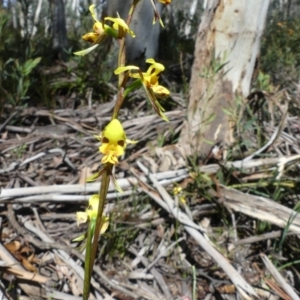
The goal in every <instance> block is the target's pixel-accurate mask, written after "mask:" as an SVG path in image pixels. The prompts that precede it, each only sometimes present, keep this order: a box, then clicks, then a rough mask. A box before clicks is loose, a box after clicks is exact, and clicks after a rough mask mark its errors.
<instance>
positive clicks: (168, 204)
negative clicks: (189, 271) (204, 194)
mask: <svg viewBox="0 0 300 300" xmlns="http://www.w3.org/2000/svg"><path fill="white" fill-rule="evenodd" d="M137 164H138V166H139V168H140V169H141V170H142V171H143V172H144V173H145V175H148V176H149V178H150V180H151V181H152V182H153V184H154V186H155V188H156V189H157V190H158V192H159V193H160V195H161V197H162V198H163V199H164V201H162V199H161V198H160V197H159V196H158V195H157V194H156V193H154V192H153V191H150V189H149V188H145V186H144V185H143V186H141V188H142V189H143V190H144V192H145V193H147V194H148V195H149V196H150V197H151V198H152V199H154V200H155V201H156V202H157V203H158V204H159V205H160V206H162V207H163V208H164V209H165V210H166V211H168V212H169V213H171V214H172V215H173V217H174V218H176V219H177V220H178V221H179V222H181V223H183V226H184V228H185V230H186V231H187V232H188V233H189V234H190V235H191V236H192V237H193V238H194V239H195V241H197V243H198V244H199V245H200V246H201V247H202V248H203V249H204V250H205V251H206V252H207V253H208V254H209V255H210V256H211V257H212V258H213V259H214V260H215V261H216V262H217V264H218V265H219V266H220V267H221V268H222V269H223V270H224V271H225V272H226V274H227V276H228V277H229V278H230V280H231V281H232V283H233V284H234V285H235V287H236V289H237V290H238V291H239V292H240V293H241V295H242V296H243V297H244V298H245V299H249V300H250V299H251V298H250V297H249V296H248V295H247V293H248V294H249V295H252V296H256V297H257V294H256V292H255V291H254V289H253V288H252V286H251V285H249V284H248V283H247V282H246V281H245V279H244V278H243V277H242V276H241V275H240V274H239V273H238V272H237V271H236V270H235V269H234V268H233V267H232V265H231V264H230V263H229V262H228V261H227V259H226V258H225V257H224V256H223V255H222V254H221V253H220V252H218V251H217V250H216V249H215V248H214V246H213V244H212V243H211V241H210V240H209V238H208V237H207V236H204V234H203V232H204V231H202V232H201V233H200V232H199V226H198V225H196V224H195V223H194V222H193V221H191V220H190V219H189V217H188V216H187V215H186V214H185V213H183V212H182V211H181V210H180V209H179V208H178V207H176V206H175V203H174V201H173V199H172V198H171V197H170V195H169V194H168V193H167V191H166V190H165V189H164V188H163V187H162V186H161V185H160V184H159V182H158V181H157V180H156V178H155V176H154V175H153V174H151V173H149V171H148V170H147V168H146V167H145V166H143V165H142V163H141V162H139V161H137ZM182 220H184V221H185V222H182ZM196 228H197V229H196ZM200 231H201V230H200Z"/></svg>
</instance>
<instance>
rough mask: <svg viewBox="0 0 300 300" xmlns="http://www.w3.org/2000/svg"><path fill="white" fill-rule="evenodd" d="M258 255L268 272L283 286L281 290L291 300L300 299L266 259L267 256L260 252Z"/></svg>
mask: <svg viewBox="0 0 300 300" xmlns="http://www.w3.org/2000/svg"><path fill="white" fill-rule="evenodd" d="M260 257H261V259H262V261H263V262H264V264H265V266H266V267H267V269H268V270H269V271H270V273H271V274H272V275H273V277H274V278H275V279H276V281H277V282H278V283H279V285H280V286H281V287H282V288H283V290H284V291H285V292H286V293H287V294H288V295H289V296H290V297H291V298H292V299H293V300H300V298H299V296H298V295H297V294H296V293H295V291H294V289H293V288H292V287H291V286H290V285H289V284H288V283H287V282H286V281H285V280H284V278H283V277H282V276H281V274H280V273H279V272H278V271H277V269H276V268H275V266H274V265H273V264H272V262H271V261H270V260H269V259H268V257H267V256H266V255H265V254H263V253H261V254H260Z"/></svg>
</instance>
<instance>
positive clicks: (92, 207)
mask: <svg viewBox="0 0 300 300" xmlns="http://www.w3.org/2000/svg"><path fill="white" fill-rule="evenodd" d="M98 205H99V196H98V195H92V196H91V197H90V199H89V206H88V208H87V209H86V211H85V212H83V211H79V212H77V213H76V218H77V224H78V225H80V224H83V223H86V222H87V221H92V222H94V221H95V220H96V219H97V214H98ZM108 225H109V217H107V216H102V220H101V225H100V228H101V230H100V234H103V233H105V231H106V230H107V228H108Z"/></svg>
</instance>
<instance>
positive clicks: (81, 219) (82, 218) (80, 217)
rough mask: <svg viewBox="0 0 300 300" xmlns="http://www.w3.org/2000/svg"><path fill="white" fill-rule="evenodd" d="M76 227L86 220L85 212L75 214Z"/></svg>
mask: <svg viewBox="0 0 300 300" xmlns="http://www.w3.org/2000/svg"><path fill="white" fill-rule="evenodd" d="M76 219H77V225H80V224H83V223H85V222H86V221H87V220H88V215H87V213H86V212H83V211H78V212H77V213H76Z"/></svg>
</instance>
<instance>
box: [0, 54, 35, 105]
mask: <svg viewBox="0 0 300 300" xmlns="http://www.w3.org/2000/svg"><path fill="white" fill-rule="evenodd" d="M40 61H41V57H37V58H35V59H28V60H26V61H25V62H24V63H22V62H20V61H19V60H18V59H12V58H10V59H9V60H8V61H6V62H5V63H4V65H3V69H2V75H1V77H2V78H1V79H2V80H1V81H2V82H3V86H2V89H5V90H6V91H10V92H7V97H8V100H9V102H10V103H12V104H13V105H15V106H16V105H18V104H20V102H21V101H23V100H25V99H27V92H28V89H29V87H30V85H32V84H33V80H32V79H31V78H30V74H31V72H32V70H33V69H34V68H35V67H36V66H37V65H38V64H39V63H40Z"/></svg>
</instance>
